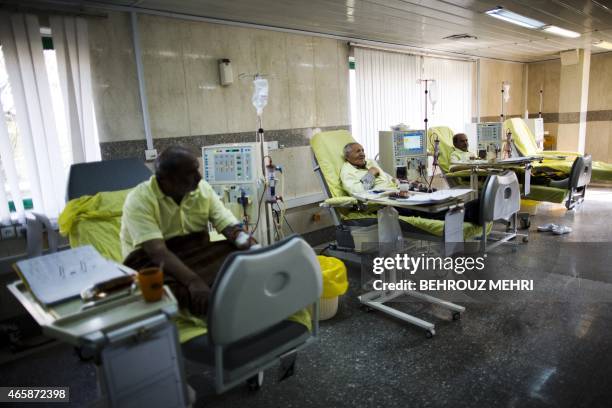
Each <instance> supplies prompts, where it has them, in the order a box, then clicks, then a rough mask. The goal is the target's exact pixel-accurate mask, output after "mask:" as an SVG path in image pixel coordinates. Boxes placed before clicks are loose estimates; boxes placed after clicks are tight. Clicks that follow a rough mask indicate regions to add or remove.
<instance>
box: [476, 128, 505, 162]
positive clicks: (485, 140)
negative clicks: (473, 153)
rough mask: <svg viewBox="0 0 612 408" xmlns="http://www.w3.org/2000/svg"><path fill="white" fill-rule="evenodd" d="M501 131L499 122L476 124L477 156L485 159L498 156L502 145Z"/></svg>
mask: <svg viewBox="0 0 612 408" xmlns="http://www.w3.org/2000/svg"><path fill="white" fill-rule="evenodd" d="M503 133H504V132H503V124H502V123H501V122H488V123H479V124H478V125H477V126H476V136H477V140H478V156H479V157H480V158H482V159H487V160H490V159H496V158H499V157H500V154H501V152H502V148H503V145H504V134H503ZM483 156H485V157H483Z"/></svg>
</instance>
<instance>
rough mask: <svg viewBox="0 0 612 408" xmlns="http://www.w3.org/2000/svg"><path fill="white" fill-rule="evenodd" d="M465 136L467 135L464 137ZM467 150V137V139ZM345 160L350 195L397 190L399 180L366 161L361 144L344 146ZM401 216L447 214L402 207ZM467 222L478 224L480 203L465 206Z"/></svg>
mask: <svg viewBox="0 0 612 408" xmlns="http://www.w3.org/2000/svg"><path fill="white" fill-rule="evenodd" d="M464 136H465V135H464ZM465 144H466V148H467V137H466V141H465ZM343 154H344V160H346V162H345V163H344V164H343V165H342V168H341V169H340V181H341V182H342V187H343V188H344V190H345V191H346V192H347V193H349V194H354V193H360V192H362V191H365V190H372V189H397V188H398V184H397V180H395V179H394V178H393V177H391V176H390V175H389V174H387V173H385V172H384V171H383V170H382V169H381V168H380V167H379V166H378V164H377V163H376V162H375V161H374V160H366V158H365V157H366V156H365V152H364V151H363V146H361V145H360V144H359V143H355V142H353V143H348V144H347V145H346V146H344V151H343ZM394 208H395V209H396V210H397V212H398V213H399V214H400V215H404V216H419V217H425V218H432V219H438V220H440V219H444V216H445V214H444V213H443V212H440V213H433V214H431V213H427V214H426V215H425V213H423V212H419V211H413V210H409V209H407V208H402V207H394ZM465 209H466V212H465V217H464V218H465V220H466V221H469V222H477V220H478V201H476V200H475V201H470V202H468V203H466V204H465Z"/></svg>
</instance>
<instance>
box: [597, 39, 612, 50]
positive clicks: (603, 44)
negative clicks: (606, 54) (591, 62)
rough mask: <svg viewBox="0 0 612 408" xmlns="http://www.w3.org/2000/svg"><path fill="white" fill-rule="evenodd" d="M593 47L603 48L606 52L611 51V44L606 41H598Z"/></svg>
mask: <svg viewBox="0 0 612 408" xmlns="http://www.w3.org/2000/svg"><path fill="white" fill-rule="evenodd" d="M593 45H594V46H596V47H599V48H604V49H606V50H612V43H611V42H608V41H599V42H597V43H595V44H593Z"/></svg>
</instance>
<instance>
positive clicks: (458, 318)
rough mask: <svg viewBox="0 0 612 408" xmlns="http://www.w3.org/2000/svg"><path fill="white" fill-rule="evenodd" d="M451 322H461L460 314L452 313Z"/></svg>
mask: <svg viewBox="0 0 612 408" xmlns="http://www.w3.org/2000/svg"><path fill="white" fill-rule="evenodd" d="M453 320H455V321H456V320H461V313H459V312H453Z"/></svg>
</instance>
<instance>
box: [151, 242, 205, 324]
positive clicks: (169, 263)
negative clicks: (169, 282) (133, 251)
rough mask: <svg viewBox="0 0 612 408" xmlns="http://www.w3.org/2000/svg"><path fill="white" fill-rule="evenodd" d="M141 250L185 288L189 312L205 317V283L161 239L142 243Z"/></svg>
mask: <svg viewBox="0 0 612 408" xmlns="http://www.w3.org/2000/svg"><path fill="white" fill-rule="evenodd" d="M142 249H143V250H144V251H145V252H146V253H147V255H149V257H150V258H151V260H152V261H153V262H154V263H156V264H158V265H163V269H164V273H167V274H168V275H170V276H173V277H174V278H175V279H176V280H178V281H179V282H180V283H181V284H182V285H184V286H186V287H187V289H188V290H189V294H190V296H191V311H192V312H193V313H196V314H199V315H206V311H207V309H208V297H209V295H210V288H209V287H208V285H207V284H206V282H204V280H203V279H202V278H200V277H199V276H198V275H197V274H196V273H195V272H194V271H192V270H191V268H189V267H188V266H187V265H185V264H184V263H183V261H181V260H180V258H179V257H178V256H176V255H175V254H174V252H172V251H170V250H169V249H168V248H167V247H166V243H165V242H164V240H163V239H152V240H150V241H147V242H143V243H142Z"/></svg>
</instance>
